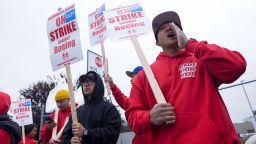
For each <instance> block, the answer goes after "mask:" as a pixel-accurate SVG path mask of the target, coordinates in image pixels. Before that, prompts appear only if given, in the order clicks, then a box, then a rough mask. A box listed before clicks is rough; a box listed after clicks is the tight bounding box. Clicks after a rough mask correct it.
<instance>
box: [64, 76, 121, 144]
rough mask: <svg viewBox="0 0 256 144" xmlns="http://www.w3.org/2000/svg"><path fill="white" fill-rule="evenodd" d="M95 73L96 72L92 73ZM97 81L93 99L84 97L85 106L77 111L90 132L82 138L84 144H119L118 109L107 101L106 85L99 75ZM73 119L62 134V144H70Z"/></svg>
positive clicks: (80, 119)
mask: <svg viewBox="0 0 256 144" xmlns="http://www.w3.org/2000/svg"><path fill="white" fill-rule="evenodd" d="M92 73H94V72H92ZM94 74H96V75H97V80H96V84H95V88H94V91H93V93H92V95H91V99H88V97H87V96H85V95H84V92H83V88H82V92H83V95H84V100H85V104H84V105H82V106H80V107H79V108H78V109H77V117H78V122H79V123H80V124H82V125H83V126H84V128H85V129H87V130H88V134H87V135H84V136H83V138H82V144H115V143H116V142H117V139H118V136H119V133H120V127H121V118H120V115H119V113H118V111H117V109H116V107H115V106H114V105H113V104H111V103H109V102H107V101H105V100H104V99H103V96H104V85H103V82H102V79H101V78H100V76H99V75H98V74H97V73H94ZM71 125H72V119H71V117H70V119H69V121H68V123H67V125H66V127H65V129H64V131H63V134H62V143H63V144H69V143H70V140H71V138H72V137H73V133H72V127H71Z"/></svg>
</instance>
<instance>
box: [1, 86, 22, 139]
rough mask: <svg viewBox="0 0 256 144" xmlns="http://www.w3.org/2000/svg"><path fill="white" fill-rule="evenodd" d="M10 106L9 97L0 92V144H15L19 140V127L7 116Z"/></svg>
mask: <svg viewBox="0 0 256 144" xmlns="http://www.w3.org/2000/svg"><path fill="white" fill-rule="evenodd" d="M10 105H11V98H10V96H9V95H8V94H7V93H4V92H1V91H0V144H17V143H18V142H19V141H20V140H21V129H20V127H19V125H18V124H17V123H16V122H14V121H13V120H12V119H10V117H9V115H8V114H7V112H8V111H9V108H10Z"/></svg>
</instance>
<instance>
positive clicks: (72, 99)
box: [65, 65, 77, 123]
mask: <svg viewBox="0 0 256 144" xmlns="http://www.w3.org/2000/svg"><path fill="white" fill-rule="evenodd" d="M65 67H66V72H67V79H68V90H69V98H70V103H71V116H72V121H73V123H77V113H76V104H75V97H74V91H73V83H72V76H71V68H70V65H67V66H65Z"/></svg>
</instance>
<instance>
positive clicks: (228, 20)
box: [0, 0, 256, 97]
mask: <svg viewBox="0 0 256 144" xmlns="http://www.w3.org/2000/svg"><path fill="white" fill-rule="evenodd" d="M73 3H75V5H76V15H77V19H78V24H79V29H80V38H81V46H82V51H83V55H84V60H83V61H80V62H78V63H76V64H74V65H72V66H71V68H72V77H73V78H77V77H78V76H79V75H80V74H84V73H85V72H86V65H87V61H86V59H87V57H86V56H87V50H88V49H89V50H92V51H94V52H96V53H98V54H101V51H100V46H95V47H90V46H89V36H88V21H87V19H88V14H89V13H91V12H93V11H94V10H95V9H96V8H97V7H99V6H100V5H101V4H102V3H104V1H103V0H97V1H95V0H91V1H88V0H84V1H75V0H69V1H68V0H61V1H60V0H41V1H39V0H22V1H21V0H9V1H7V0H0V11H1V17H2V18H1V22H0V27H1V31H0V39H1V46H0V51H1V52H0V65H1V73H0V90H2V91H5V92H7V93H9V94H11V95H12V96H13V97H17V96H18V90H19V89H22V88H26V87H28V86H29V85H30V84H32V83H33V82H36V81H38V80H43V79H46V76H47V75H53V74H55V75H57V74H59V73H60V72H64V71H65V69H62V70H58V71H56V72H53V71H52V68H51V63H50V53H49V43H48V38H47V33H46V22H47V18H48V17H49V16H50V15H52V14H53V13H55V12H56V11H57V9H58V8H59V7H63V8H64V7H67V6H69V5H71V4H73ZM134 3H140V4H141V6H142V7H143V8H144V10H145V12H146V14H147V16H148V18H149V19H150V21H152V19H153V18H154V16H155V15H157V14H159V13H161V12H164V11H168V10H173V11H176V12H178V13H179V15H180V18H181V21H182V26H183V30H184V32H185V34H186V35H187V37H189V38H190V37H191V38H195V39H197V40H199V41H200V40H207V41H208V43H215V44H218V45H220V46H224V47H227V48H228V49H232V50H236V51H239V52H241V53H242V54H243V56H244V57H245V58H246V60H247V63H248V65H247V71H246V73H245V74H244V75H243V76H242V78H241V79H246V80H247V79H248V80H250V79H252V78H254V79H255V78H256V76H255V74H254V73H256V63H255V56H254V55H255V54H256V48H255V37H256V36H255V35H256V28H255V26H256V20H255V14H256V2H255V1H253V0H225V1H223V0H214V1H213V0H193V1H187V0H186V1H185V0H172V1H166V0H157V1H148V0H138V1H134V2H133V3H131V1H129V0H107V1H105V4H106V10H108V9H112V8H115V7H117V6H119V5H129V4H134ZM139 41H140V44H141V46H142V49H143V51H144V53H145V56H146V58H147V60H148V62H149V63H152V62H153V61H154V60H155V58H156V56H157V55H158V53H159V52H160V51H161V48H160V47H157V46H156V45H155V40H154V36H153V33H150V34H148V35H145V36H142V37H140V38H139ZM105 49H106V57H107V58H108V60H109V71H110V75H111V76H112V77H113V78H114V81H115V82H116V84H117V85H118V86H119V87H120V88H121V89H122V90H123V92H124V93H125V94H127V95H129V91H130V79H129V78H128V77H127V76H126V75H125V71H126V70H132V69H133V68H134V67H135V66H137V65H140V62H139V60H138V58H137V55H136V53H135V50H134V48H133V46H132V43H131V41H129V40H126V41H120V42H112V41H109V40H107V41H106V42H105Z"/></svg>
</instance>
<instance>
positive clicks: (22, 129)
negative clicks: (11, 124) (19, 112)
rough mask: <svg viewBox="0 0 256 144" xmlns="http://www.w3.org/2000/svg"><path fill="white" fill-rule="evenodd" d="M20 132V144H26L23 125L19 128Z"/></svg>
mask: <svg viewBox="0 0 256 144" xmlns="http://www.w3.org/2000/svg"><path fill="white" fill-rule="evenodd" d="M21 131H22V142H23V143H24V144H26V141H25V128H24V125H22V126H21Z"/></svg>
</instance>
